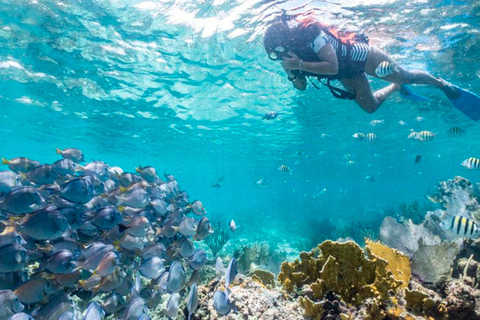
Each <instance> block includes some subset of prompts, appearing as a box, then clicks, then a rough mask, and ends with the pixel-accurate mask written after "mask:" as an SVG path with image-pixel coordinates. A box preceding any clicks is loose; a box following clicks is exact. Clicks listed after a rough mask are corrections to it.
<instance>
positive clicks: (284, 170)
mask: <svg viewBox="0 0 480 320" xmlns="http://www.w3.org/2000/svg"><path fill="white" fill-rule="evenodd" d="M278 171H280V172H286V173H290V174H292V169H290V168H289V167H288V166H286V165H284V164H282V165H281V166H280V167H278Z"/></svg>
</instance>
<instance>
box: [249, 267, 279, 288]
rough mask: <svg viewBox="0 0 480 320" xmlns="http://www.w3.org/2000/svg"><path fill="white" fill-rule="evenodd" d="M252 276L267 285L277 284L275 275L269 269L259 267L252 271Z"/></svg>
mask: <svg viewBox="0 0 480 320" xmlns="http://www.w3.org/2000/svg"><path fill="white" fill-rule="evenodd" d="M250 276H251V277H252V279H253V280H255V281H258V282H260V283H262V284H263V285H264V286H266V287H274V286H275V275H274V274H273V273H271V272H269V271H265V270H261V269H257V270H254V271H252V272H250Z"/></svg>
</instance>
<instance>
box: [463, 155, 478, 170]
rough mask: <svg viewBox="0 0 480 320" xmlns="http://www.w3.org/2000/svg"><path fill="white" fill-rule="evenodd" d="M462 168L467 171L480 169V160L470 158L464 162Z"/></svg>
mask: <svg viewBox="0 0 480 320" xmlns="http://www.w3.org/2000/svg"><path fill="white" fill-rule="evenodd" d="M462 166H464V167H465V168H467V169H480V159H478V158H475V157H470V158H468V159H465V160H463V162H462Z"/></svg>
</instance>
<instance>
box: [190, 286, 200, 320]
mask: <svg viewBox="0 0 480 320" xmlns="http://www.w3.org/2000/svg"><path fill="white" fill-rule="evenodd" d="M197 308H198V289H197V284H196V283H195V282H194V283H193V284H192V287H191V288H190V292H189V294H188V298H187V310H188V320H190V318H191V316H192V314H193V313H194V312H195V310H197Z"/></svg>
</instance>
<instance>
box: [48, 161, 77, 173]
mask: <svg viewBox="0 0 480 320" xmlns="http://www.w3.org/2000/svg"><path fill="white" fill-rule="evenodd" d="M76 167H77V165H76V164H75V162H73V161H72V160H70V159H61V160H57V161H55V162H54V163H52V168H53V170H54V171H55V172H56V173H58V174H59V175H61V176H65V175H70V174H74V173H75V169H76Z"/></svg>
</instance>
